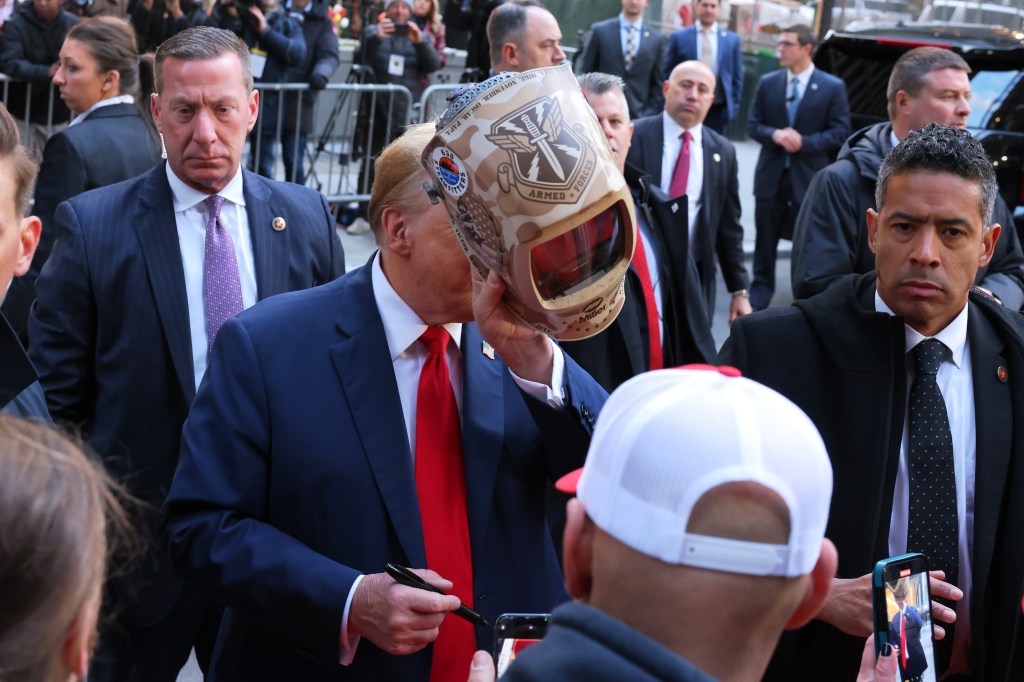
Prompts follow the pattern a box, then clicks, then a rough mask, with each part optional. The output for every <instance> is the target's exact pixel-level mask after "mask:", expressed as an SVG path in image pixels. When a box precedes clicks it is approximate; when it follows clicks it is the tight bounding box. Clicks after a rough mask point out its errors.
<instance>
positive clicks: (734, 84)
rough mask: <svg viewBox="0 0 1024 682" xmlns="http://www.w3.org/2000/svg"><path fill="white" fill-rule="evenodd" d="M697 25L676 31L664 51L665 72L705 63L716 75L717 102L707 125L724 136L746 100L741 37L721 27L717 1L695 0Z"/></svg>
mask: <svg viewBox="0 0 1024 682" xmlns="http://www.w3.org/2000/svg"><path fill="white" fill-rule="evenodd" d="M693 4H694V8H695V9H696V14H697V22H696V23H695V24H694V25H693V26H688V27H686V28H684V29H680V30H678V31H676V32H674V33H673V34H672V35H670V36H669V37H668V47H666V48H665V65H664V67H663V69H662V72H663V73H666V74H668V73H672V69H674V68H675V67H676V65H677V64H679V63H680V62H684V61H687V60H691V59H694V60H697V61H702V62H704V63H705V64H707V66H708V67H709V68H710V69H711V71H712V72H713V73H714V74H715V78H716V81H715V101H714V103H713V104H712V105H711V109H710V110H709V111H708V113H707V117H706V118H705V120H704V125H705V126H707V127H709V128H711V129H712V130H714V131H715V132H716V133H720V134H722V135H724V134H725V129H726V127H728V125H729V122H730V121H731V120H733V119H734V118H736V112H738V111H739V108H740V100H741V99H742V97H743V55H742V54H741V53H740V37H739V36H738V35H736V34H735V33H733V32H732V31H727V30H725V29H723V28H719V27H718V10H719V2H718V0H694V3H693Z"/></svg>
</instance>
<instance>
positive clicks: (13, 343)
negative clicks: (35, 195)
mask: <svg viewBox="0 0 1024 682" xmlns="http://www.w3.org/2000/svg"><path fill="white" fill-rule="evenodd" d="M38 169H39V165H38V164H37V163H36V160H35V158H34V157H33V156H32V153H31V152H29V151H28V149H26V148H25V147H24V146H22V144H21V142H20V135H19V133H18V124H17V123H16V122H15V121H14V117H13V116H11V114H10V113H9V112H8V111H7V107H5V106H4V105H2V104H0V292H2V293H0V303H2V302H3V300H4V298H5V296H6V295H7V291H8V287H9V286H10V285H11V281H12V280H13V279H14V278H15V277H19V276H21V275H24V274H25V273H26V272H28V268H29V265H31V263H32V254H34V253H35V250H36V246H37V245H38V244H39V233H40V227H41V226H40V222H39V218H37V217H35V216H26V215H25V212H26V210H27V209H28V196H29V192H30V191H31V190H32V183H33V182H34V181H35V179H36V171H37V170H38ZM0 358H3V360H2V365H3V371H2V372H0V411H2V412H4V413H5V414H10V415H13V416H15V417H23V418H32V419H38V420H41V421H47V422H48V421H50V414H49V412H48V411H47V409H46V400H45V399H44V398H43V390H42V388H41V387H40V386H39V381H38V377H37V376H36V370H35V368H34V367H33V366H32V362H31V361H30V360H29V359H28V355H27V354H26V353H25V348H24V347H23V346H22V345H21V342H20V341H19V340H18V336H17V334H15V332H14V329H13V328H12V327H11V326H10V325H9V324H8V322H7V318H6V317H4V315H3V313H0Z"/></svg>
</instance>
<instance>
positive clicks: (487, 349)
mask: <svg viewBox="0 0 1024 682" xmlns="http://www.w3.org/2000/svg"><path fill="white" fill-rule="evenodd" d="M480 352H481V353H483V354H484V355H485V356H486V357H487V359H488V360H493V359H494V349H493V348H492V347H491V344H489V343H487V342H486V341H481V342H480Z"/></svg>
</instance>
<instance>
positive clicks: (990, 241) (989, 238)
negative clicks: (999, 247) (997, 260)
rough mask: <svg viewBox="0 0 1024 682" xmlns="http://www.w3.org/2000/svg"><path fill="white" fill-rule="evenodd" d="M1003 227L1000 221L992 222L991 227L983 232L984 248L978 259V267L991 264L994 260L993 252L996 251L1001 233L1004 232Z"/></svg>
mask: <svg viewBox="0 0 1024 682" xmlns="http://www.w3.org/2000/svg"><path fill="white" fill-rule="evenodd" d="M1002 231H1003V228H1002V226H1001V225H1000V224H999V223H992V226H991V227H989V228H988V229H987V230H985V231H984V232H983V233H982V234H981V244H982V246H983V247H984V250H983V251H982V252H981V258H979V259H978V267H979V268H983V267H985V266H986V265H988V264H989V261H991V260H992V254H993V253H995V248H996V242H998V241H999V235H1000V234H1001V233H1002Z"/></svg>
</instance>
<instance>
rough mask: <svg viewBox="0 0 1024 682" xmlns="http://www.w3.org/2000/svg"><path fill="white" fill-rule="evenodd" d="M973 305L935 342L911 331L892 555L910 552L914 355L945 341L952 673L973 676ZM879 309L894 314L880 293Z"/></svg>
mask: <svg viewBox="0 0 1024 682" xmlns="http://www.w3.org/2000/svg"><path fill="white" fill-rule="evenodd" d="M968 308H969V306H964V309H963V310H962V311H960V314H959V315H957V316H956V317H955V318H953V321H952V322H950V323H949V324H948V325H947V326H946V328H945V329H943V330H942V331H940V332H939V333H938V334H936V335H935V336H933V337H925V336H922V335H921V334H920V333H918V332H917V331H916V330H914V329H911V328H910V327H909V326H906V327H905V329H906V337H907V342H906V352H907V354H908V357H907V395H906V396H905V397H904V399H905V400H906V403H907V404H906V405H905V406H904V418H903V439H902V440H901V441H900V464H899V469H898V470H897V472H896V487H895V490H894V491H893V500H892V518H891V519H890V520H889V556H897V555H899V554H905V553H906V551H907V525H908V523H909V520H910V470H909V464H908V461H907V453H908V444H909V442H910V420H909V417H908V415H909V402H910V388H911V386H913V383H914V377H915V375H916V374H917V370H916V367H915V362H914V358H913V357H909V354H910V351H912V350H913V349H914V347H916V346H917V344H919V343H921V342H922V341H924V340H925V339H926V338H934V339H937V340H938V341H941V342H942V344H943V345H944V346H945V347H946V348H947V350H948V353H947V355H946V357H945V359H943V361H942V364H941V365H939V372H938V374H937V376H936V377H935V380H936V383H938V385H939V390H940V391H941V392H942V399H943V401H944V402H945V403H946V414H947V416H948V418H949V430H950V433H951V435H952V437H953V471H954V475H955V477H956V509H957V522H958V524H959V529H960V537H959V540H958V546H959V555H960V568H959V576H958V578H957V587H959V588H960V589H961V590H962V591H963V593H964V598H963V600H962V601H960V602H959V603H958V604H957V606H956V612H957V619H956V630H955V634H954V642H953V657H952V660H951V661H950V668H949V669H950V670H951V671H961V672H967V670H968V665H967V661H968V651H969V646H970V639H971V618H970V612H971V611H970V607H971V589H970V588H971V584H972V571H971V549H972V548H973V546H974V482H975V460H976V455H977V444H978V439H977V427H976V422H975V413H974V375H973V373H972V365H971V349H970V341H969V340H968V338H967V316H968ZM875 310H876V311H877V312H880V313H887V314H889V315H894V314H895V313H893V312H892V310H891V309H890V308H889V306H887V305H886V304H885V301H883V300H882V297H881V296H879V295H878V292H877V291H876V292H875Z"/></svg>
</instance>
